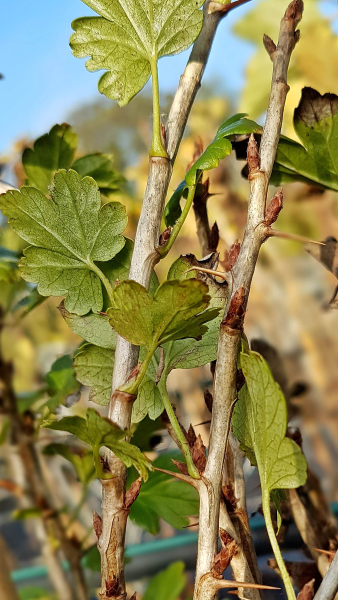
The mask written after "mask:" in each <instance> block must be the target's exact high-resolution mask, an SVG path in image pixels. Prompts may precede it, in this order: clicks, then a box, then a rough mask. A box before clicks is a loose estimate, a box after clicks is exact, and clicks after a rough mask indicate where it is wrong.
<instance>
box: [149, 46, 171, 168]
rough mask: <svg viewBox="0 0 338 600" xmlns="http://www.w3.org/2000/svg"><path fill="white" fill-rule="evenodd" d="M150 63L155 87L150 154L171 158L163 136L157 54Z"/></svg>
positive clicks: (153, 87) (153, 86)
mask: <svg viewBox="0 0 338 600" xmlns="http://www.w3.org/2000/svg"><path fill="white" fill-rule="evenodd" d="M150 64H151V75H152V89H153V137H152V143H151V149H150V156H159V157H162V158H168V159H169V156H168V154H167V151H166V150H165V149H164V147H163V142H162V136H161V114H160V92H159V84H158V69H157V57H156V56H154V57H153V58H152V60H151V62H150Z"/></svg>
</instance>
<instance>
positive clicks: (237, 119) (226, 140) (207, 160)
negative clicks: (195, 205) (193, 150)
mask: <svg viewBox="0 0 338 600" xmlns="http://www.w3.org/2000/svg"><path fill="white" fill-rule="evenodd" d="M260 130H261V127H260V126H259V125H257V123H255V122H254V121H250V120H249V119H247V118H246V114H244V113H240V114H237V115H234V116H233V117H231V118H230V119H228V120H227V121H225V122H224V123H223V124H222V125H221V126H220V128H219V130H218V131H217V133H216V136H215V138H214V140H213V141H212V142H211V144H210V145H209V146H208V147H207V148H206V150H205V151H204V152H203V154H202V155H201V156H200V157H199V158H198V159H197V161H196V162H195V163H194V165H193V166H192V167H191V168H190V169H189V171H188V173H187V174H186V176H185V181H186V184H187V185H189V186H190V185H194V184H195V183H196V182H197V181H198V180H199V177H200V174H201V173H202V172H203V171H209V170H210V169H214V168H215V167H218V164H219V161H220V160H221V159H222V158H225V157H226V156H228V155H229V154H230V152H231V150H232V145H231V139H232V138H233V137H234V136H236V135H244V134H246V135H249V134H250V133H254V132H257V131H260Z"/></svg>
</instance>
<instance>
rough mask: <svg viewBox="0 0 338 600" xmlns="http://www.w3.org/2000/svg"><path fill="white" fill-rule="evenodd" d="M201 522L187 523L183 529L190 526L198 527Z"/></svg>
mask: <svg viewBox="0 0 338 600" xmlns="http://www.w3.org/2000/svg"><path fill="white" fill-rule="evenodd" d="M198 526H199V523H191V524H190V525H185V526H184V527H183V528H182V529H189V527H198Z"/></svg>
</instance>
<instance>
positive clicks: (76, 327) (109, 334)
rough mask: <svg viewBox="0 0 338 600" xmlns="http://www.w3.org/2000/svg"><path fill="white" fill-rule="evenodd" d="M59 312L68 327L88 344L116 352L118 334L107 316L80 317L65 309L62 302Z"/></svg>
mask: <svg viewBox="0 0 338 600" xmlns="http://www.w3.org/2000/svg"><path fill="white" fill-rule="evenodd" d="M59 311H60V313H61V315H62V316H63V318H64V320H65V321H66V323H67V325H68V327H70V329H71V330H72V331H73V332H74V333H76V334H77V335H79V336H80V337H82V338H83V339H84V340H86V342H88V343H90V344H93V345H94V346H100V347H101V348H108V349H110V350H115V346H116V333H115V332H114V331H113V329H112V327H111V326H110V325H109V319H108V317H106V316H105V315H99V314H97V313H89V314H88V315H84V316H82V317H80V316H79V315H76V314H74V313H70V312H68V310H66V309H65V306H64V302H61V304H60V306H59Z"/></svg>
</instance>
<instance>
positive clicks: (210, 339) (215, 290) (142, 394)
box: [132, 255, 228, 423]
mask: <svg viewBox="0 0 338 600" xmlns="http://www.w3.org/2000/svg"><path fill="white" fill-rule="evenodd" d="M213 260H214V259H212V260H211V261H209V262H205V261H203V262H199V261H197V260H196V258H195V257H194V256H193V255H188V256H183V257H181V258H179V259H178V260H177V261H175V262H174V264H173V265H172V266H171V268H170V271H169V274H168V279H172V278H174V279H180V280H186V279H191V278H194V277H197V278H198V279H200V280H201V281H204V282H205V283H206V284H207V285H208V287H209V295H210V298H211V300H210V305H209V307H210V309H214V310H215V311H216V310H217V311H218V313H215V318H214V319H213V320H211V321H209V323H208V331H206V332H205V333H204V334H203V336H202V338H201V339H200V340H194V339H191V338H188V339H184V340H175V341H173V342H168V343H166V344H164V345H163V350H164V357H165V372H166V374H167V375H168V374H169V373H170V371H172V370H173V369H193V368H195V367H201V366H203V365H205V364H207V363H209V362H212V361H213V360H215V359H216V356H217V345H218V336H219V327H220V323H221V320H222V318H223V311H224V307H225V303H226V299H227V294H228V286H227V284H226V283H221V284H219V283H217V282H216V281H215V279H214V278H212V277H210V276H209V275H207V274H204V273H199V272H198V271H195V272H194V271H189V269H191V268H192V267H194V266H196V267H198V266H203V267H208V266H209V267H212V264H211V263H212V261H213ZM187 271H189V272H187ZM140 360H142V355H140ZM158 361H159V356H158V354H157V353H155V355H154V356H153V359H152V361H151V363H150V365H149V367H148V370H147V373H146V375H145V377H144V379H143V381H142V383H141V385H140V387H139V391H138V396H137V399H136V401H135V403H134V405H133V415H132V419H133V422H134V423H138V422H139V421H141V420H142V419H143V418H144V417H145V415H146V414H148V415H149V417H150V418H151V419H156V418H157V417H158V416H159V415H160V414H162V412H163V410H164V406H163V401H162V398H161V394H160V392H159V389H158V387H157V385H156V383H155V378H156V372H157V368H158Z"/></svg>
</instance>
